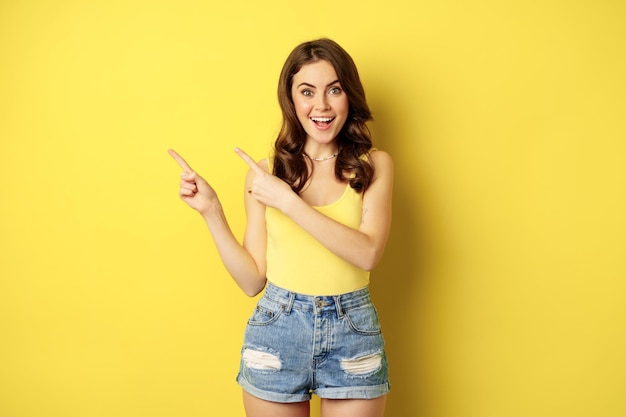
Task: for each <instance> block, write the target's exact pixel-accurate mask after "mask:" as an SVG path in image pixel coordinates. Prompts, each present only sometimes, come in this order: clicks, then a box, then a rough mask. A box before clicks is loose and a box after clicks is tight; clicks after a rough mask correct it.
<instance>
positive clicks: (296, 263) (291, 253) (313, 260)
mask: <svg viewBox="0 0 626 417" xmlns="http://www.w3.org/2000/svg"><path fill="white" fill-rule="evenodd" d="M268 162H269V165H270V172H271V166H272V162H273V161H272V158H271V157H270V158H269V159H268ZM313 208H314V209H315V210H317V211H319V212H320V213H322V214H324V215H326V216H328V217H330V218H331V219H333V220H335V221H338V222H339V223H342V224H344V225H346V226H348V227H351V228H353V229H358V227H359V225H360V224H361V214H362V210H363V194H362V193H358V192H356V191H355V190H354V189H353V188H352V187H350V185H349V184H346V189H345V191H344V192H343V195H342V196H341V197H340V198H339V199H338V200H337V201H335V202H334V203H331V204H329V205H327V206H314V207H313ZM265 222H266V226H267V279H268V281H270V282H271V283H273V284H274V285H277V286H279V287H282V288H285V289H288V290H290V291H293V292H297V293H301V294H308V295H336V294H343V293H346V292H350V291H354V290H357V289H360V288H363V287H366V286H367V285H368V284H369V277H370V274H369V272H368V271H365V270H363V269H360V268H358V267H356V266H354V265H352V264H350V263H348V262H346V261H344V260H343V259H341V258H339V257H338V256H337V255H335V254H334V253H332V252H331V251H329V250H328V249H326V248H325V247H324V246H323V245H322V244H321V243H319V242H318V241H317V240H315V239H314V238H313V237H312V236H311V235H310V234H308V233H307V232H305V231H304V230H303V229H302V228H300V226H298V225H297V224H296V223H294V222H293V221H292V220H291V219H290V218H289V217H287V216H286V215H284V214H283V213H282V212H281V211H280V210H276V209H273V208H270V207H267V209H266V211H265Z"/></svg>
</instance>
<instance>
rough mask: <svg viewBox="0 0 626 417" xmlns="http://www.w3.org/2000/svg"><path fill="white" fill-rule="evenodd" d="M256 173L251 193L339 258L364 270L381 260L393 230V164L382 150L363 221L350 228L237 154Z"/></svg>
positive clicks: (376, 157)
mask: <svg viewBox="0 0 626 417" xmlns="http://www.w3.org/2000/svg"><path fill="white" fill-rule="evenodd" d="M237 152H238V153H239V155H240V156H241V157H242V158H243V159H244V160H245V161H246V163H248V165H250V168H251V170H252V171H254V172H255V174H256V175H255V178H254V181H253V182H252V188H251V190H250V191H251V194H252V196H254V197H255V198H256V199H257V200H258V201H260V202H261V203H263V204H264V205H266V206H270V207H274V208H276V209H279V210H281V211H282V212H283V213H285V214H286V215H287V216H288V217H289V218H291V219H292V220H293V221H294V222H295V223H297V224H298V225H299V226H300V227H302V228H303V229H304V230H306V231H307V232H308V233H309V234H310V235H311V236H313V237H314V238H315V239H316V240H318V241H319V242H320V243H321V244H322V245H324V246H325V247H326V248H328V249H329V250H330V251H331V252H333V253H334V254H336V255H337V256H339V257H340V258H342V259H344V260H346V261H347V262H350V263H351V264H353V265H355V266H357V267H359V268H362V269H364V270H371V269H373V268H374V267H375V266H376V264H377V263H378V261H379V260H380V258H381V256H382V253H383V250H384V248H385V245H386V243H387V238H388V236H389V229H390V227H391V197H392V189H393V161H392V159H391V157H390V156H389V154H387V153H386V152H382V151H376V152H373V153H372V159H373V163H374V166H375V175H374V178H373V180H372V183H371V185H370V187H369V188H368V190H367V191H366V192H365V194H364V196H363V215H362V222H361V225H360V227H359V228H358V229H356V230H355V229H352V228H350V227H347V226H345V225H343V224H341V223H339V222H337V221H335V220H333V219H331V218H329V217H327V216H325V215H324V214H322V213H320V212H319V211H317V210H315V209H314V208H313V207H311V206H310V205H309V204H307V203H306V202H305V201H304V200H302V199H301V198H300V197H299V196H298V195H297V194H296V193H294V192H293V191H292V190H291V188H290V187H289V186H288V185H287V184H286V183H285V182H284V181H281V180H280V179H278V178H276V177H274V176H272V175H270V174H269V173H267V172H266V171H265V170H263V169H262V168H261V167H259V166H258V164H256V163H255V162H254V161H253V160H252V159H251V158H250V157H249V156H248V155H246V154H245V153H244V152H243V151H241V150H238V151H237Z"/></svg>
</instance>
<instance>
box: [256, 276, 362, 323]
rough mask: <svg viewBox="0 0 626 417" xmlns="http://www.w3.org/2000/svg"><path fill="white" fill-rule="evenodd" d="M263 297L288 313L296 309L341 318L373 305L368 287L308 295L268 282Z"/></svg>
mask: <svg viewBox="0 0 626 417" xmlns="http://www.w3.org/2000/svg"><path fill="white" fill-rule="evenodd" d="M263 296H264V297H267V298H269V299H271V300H273V301H276V302H278V303H280V304H283V305H284V306H285V311H286V312H287V313H289V311H291V310H292V309H296V310H301V311H309V312H315V313H316V314H322V313H325V312H336V313H337V314H338V315H339V316H341V315H343V313H344V311H345V310H350V309H353V308H357V307H361V306H364V305H368V304H371V298H370V291H369V288H368V287H364V288H361V289H358V290H355V291H350V292H346V293H342V294H336V295H308V294H301V293H297V292H293V291H290V290H288V289H285V288H282V287H279V286H277V285H275V284H273V283H271V282H268V283H267V285H266V287H265V293H264V295H263Z"/></svg>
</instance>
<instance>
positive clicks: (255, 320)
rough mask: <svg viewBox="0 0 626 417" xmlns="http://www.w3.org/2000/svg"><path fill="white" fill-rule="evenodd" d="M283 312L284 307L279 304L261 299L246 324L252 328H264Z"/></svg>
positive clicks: (267, 299)
mask: <svg viewBox="0 0 626 417" xmlns="http://www.w3.org/2000/svg"><path fill="white" fill-rule="evenodd" d="M284 310H285V306H284V305H283V304H281V303H279V302H276V301H273V300H270V299H269V298H266V297H262V298H261V299H260V300H259V302H258V303H257V305H256V307H255V308H254V311H253V312H252V316H250V318H249V319H248V324H250V325H252V326H266V325H268V324H271V323H273V322H274V321H276V320H277V319H278V318H279V317H280V316H281V315H282V313H283V311H284Z"/></svg>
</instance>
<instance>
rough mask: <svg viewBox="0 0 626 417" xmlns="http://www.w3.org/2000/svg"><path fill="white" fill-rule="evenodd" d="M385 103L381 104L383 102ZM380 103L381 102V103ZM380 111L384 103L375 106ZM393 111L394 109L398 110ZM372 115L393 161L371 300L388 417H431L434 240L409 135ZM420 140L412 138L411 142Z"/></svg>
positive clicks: (377, 139) (379, 140) (377, 134)
mask: <svg viewBox="0 0 626 417" xmlns="http://www.w3.org/2000/svg"><path fill="white" fill-rule="evenodd" d="M383 100H384V99H383ZM383 100H380V101H383ZM374 104H377V106H376V107H378V108H380V109H384V108H385V105H384V103H381V102H379V103H374ZM396 106H397V104H396ZM386 116H387V115H384V114H383V115H381V112H380V111H379V112H377V114H376V116H375V117H376V122H375V124H376V129H375V130H376V132H375V138H374V139H375V140H374V142H375V144H376V146H377V147H379V148H380V149H383V150H385V151H387V152H389V153H390V154H391V156H392V157H393V158H394V161H395V175H394V178H395V180H394V200H393V214H392V215H393V219H392V227H391V234H390V237H389V242H388V244H387V247H386V249H385V254H384V256H383V258H382V260H381V262H380V263H379V265H378V266H377V267H376V269H375V270H374V271H373V272H372V276H371V289H372V298H373V300H374V302H375V304H376V307H377V309H378V311H379V313H380V320H381V325H382V327H383V333H384V336H385V342H386V350H387V355H388V358H389V364H390V380H391V387H392V390H391V393H390V395H389V398H388V401H387V412H386V413H385V415H387V416H392V417H395V416H431V415H433V411H434V407H433V404H432V403H431V402H432V398H433V397H432V394H433V393H432V390H433V389H434V385H436V384H433V381H431V378H430V377H429V372H430V371H429V369H431V367H432V360H430V358H429V356H430V355H429V353H428V352H429V350H428V346H427V343H428V341H427V340H424V339H425V338H424V335H425V334H427V333H428V329H427V327H428V326H426V323H427V322H428V318H427V317H424V314H423V313H424V312H425V309H426V308H427V307H426V305H427V304H428V303H427V297H428V295H427V288H428V287H429V286H430V285H429V281H430V280H431V279H432V277H431V275H432V272H431V271H430V269H431V262H430V259H432V258H431V257H430V256H429V255H428V254H429V253H431V252H432V250H433V248H432V246H433V244H432V242H433V240H432V239H431V237H430V236H429V230H428V227H427V225H428V221H429V219H428V217H429V216H430V215H429V214H428V213H427V210H426V208H425V207H426V206H425V204H424V200H425V199H426V194H427V192H426V190H425V189H424V186H423V184H424V183H423V181H420V178H415V176H416V174H415V172H416V169H415V167H408V166H403V165H402V163H399V162H400V161H401V158H398V156H399V155H401V153H402V152H407V146H406V145H407V142H408V140H407V134H406V132H403V133H400V132H398V131H396V129H395V126H397V124H395V123H393V121H392V120H391V119H392V118H393V116H391V115H389V116H390V117H389V118H387V117H386ZM414 140H419V138H415V137H411V141H414Z"/></svg>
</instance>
